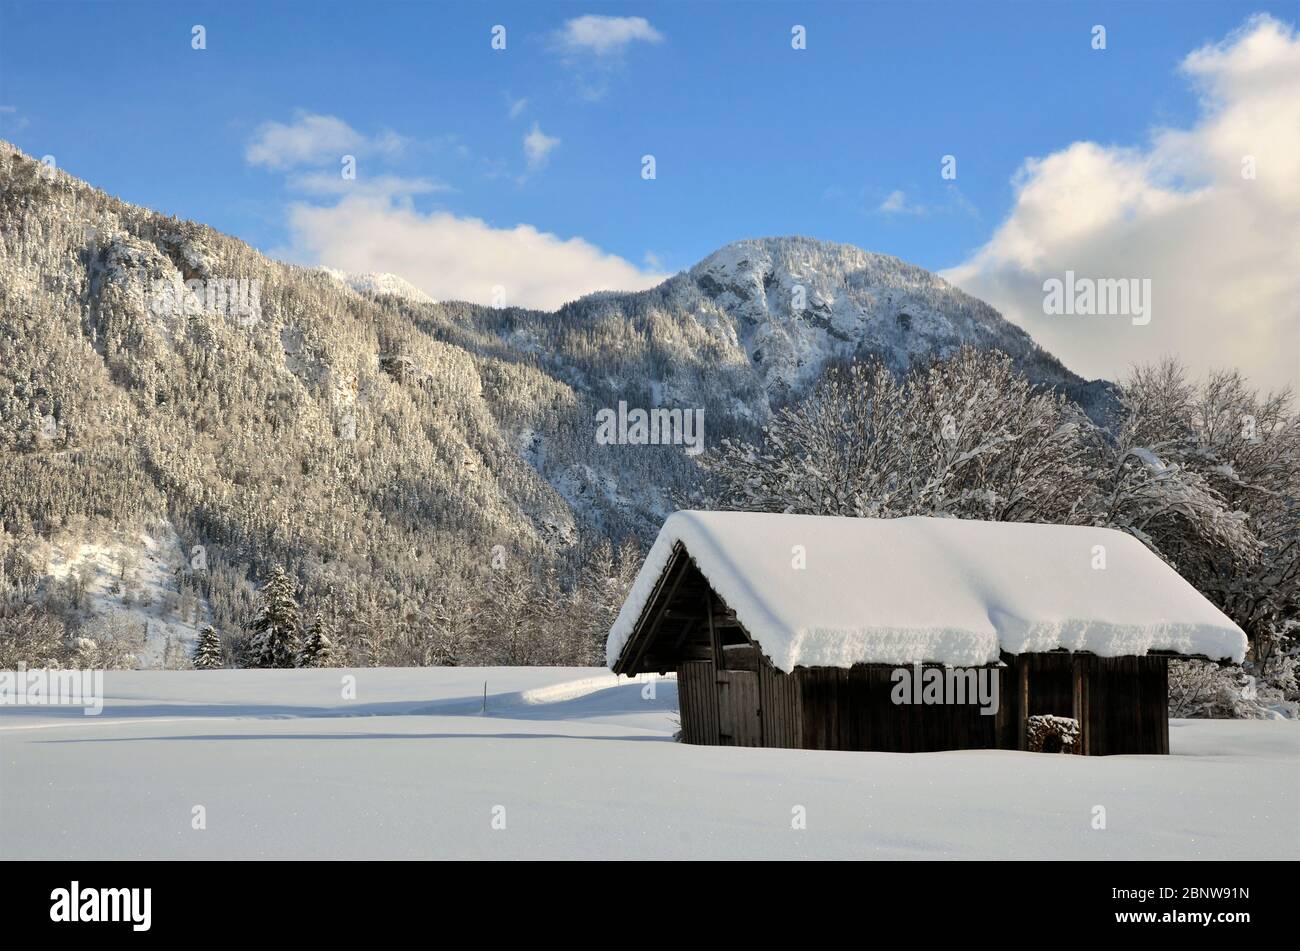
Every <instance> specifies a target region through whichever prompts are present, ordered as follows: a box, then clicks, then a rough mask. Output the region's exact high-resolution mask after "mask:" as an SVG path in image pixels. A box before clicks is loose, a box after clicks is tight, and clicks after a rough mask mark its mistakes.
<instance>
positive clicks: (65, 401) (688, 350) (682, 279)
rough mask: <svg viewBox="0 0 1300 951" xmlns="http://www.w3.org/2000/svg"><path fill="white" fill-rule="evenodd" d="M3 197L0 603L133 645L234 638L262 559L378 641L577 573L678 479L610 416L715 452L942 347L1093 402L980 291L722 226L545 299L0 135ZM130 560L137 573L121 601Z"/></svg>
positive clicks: (693, 467) (635, 525)
mask: <svg viewBox="0 0 1300 951" xmlns="http://www.w3.org/2000/svg"><path fill="white" fill-rule="evenodd" d="M0 185H3V191H2V195H0V226H2V228H0V231H2V234H3V238H2V239H0V454H2V456H0V460H2V461H0V594H3V589H4V588H5V586H6V585H8V586H10V587H11V588H12V587H13V586H15V585H17V586H19V587H21V588H22V589H23V590H25V591H29V592H30V591H39V592H44V593H45V594H46V595H49V594H51V592H55V591H56V590H57V592H58V594H59V597H61V598H63V599H64V600H65V601H67V602H68V604H70V605H72V608H70V610H71V609H76V610H81V611H84V612H89V613H95V612H97V611H99V610H100V608H102V606H103V604H104V601H105V599H106V598H107V599H111V598H113V597H119V598H126V597H129V599H130V601H129V604H128V605H127V606H128V607H130V608H131V609H132V610H134V611H136V612H137V615H138V612H139V611H141V610H144V611H145V612H146V613H145V615H144V616H136V619H135V620H134V621H132V623H133V624H134V623H137V622H139V623H140V624H143V625H144V626H145V627H146V628H148V629H149V630H151V632H152V631H153V628H151V627H150V620H149V618H150V617H153V618H155V619H156V620H157V623H158V625H161V627H162V628H163V629H166V627H167V623H168V622H166V621H165V617H166V616H167V611H166V610H164V602H166V604H168V605H171V604H172V603H173V602H180V601H183V600H185V599H186V598H192V599H193V600H194V601H195V605H194V607H193V610H192V611H191V612H189V613H190V615H191V616H190V617H189V618H188V620H187V622H186V625H183V626H181V627H180V628H177V630H176V631H175V635H176V636H177V637H179V638H182V639H184V638H185V637H187V636H191V637H192V635H193V630H194V627H195V624H197V623H198V622H199V621H212V622H214V623H217V624H218V625H219V626H224V627H225V628H226V629H227V630H230V629H231V628H232V627H235V626H237V625H238V624H239V623H240V622H241V619H243V618H246V617H247V615H248V612H249V611H250V610H251V606H250V605H251V599H252V591H253V589H252V586H251V582H252V579H254V578H255V577H260V574H261V572H263V571H264V570H265V569H266V568H267V567H268V566H269V565H270V564H272V563H277V562H279V563H285V564H288V565H290V566H291V567H292V568H293V570H294V572H295V574H296V576H297V577H298V578H299V579H300V580H301V581H302V582H303V583H304V585H305V588H304V592H303V598H304V601H305V602H306V603H307V604H309V605H320V604H326V603H329V604H337V603H342V602H346V604H347V605H348V606H349V607H348V610H349V611H352V612H353V614H354V615H355V616H362V615H364V616H366V617H368V618H372V619H375V620H374V626H376V627H385V629H387V628H390V627H392V626H394V625H397V624H399V622H400V623H407V622H408V621H409V622H410V623H411V625H413V626H415V624H416V622H415V621H412V620H411V619H412V618H416V617H417V616H423V615H421V612H425V611H428V610H431V608H429V605H431V604H435V603H444V604H445V603H446V600H447V598H448V597H449V595H448V592H449V591H451V590H465V589H464V588H456V587H455V584H454V583H453V582H455V583H457V584H467V585H468V587H469V589H472V588H473V584H472V583H470V581H467V580H466V579H470V580H471V581H472V579H475V578H479V579H481V578H482V577H484V576H483V574H482V573H483V572H484V571H487V570H488V567H487V566H488V565H489V564H491V565H492V567H495V566H496V560H498V559H499V558H502V557H505V558H510V559H518V560H519V561H521V562H522V563H524V564H526V565H528V566H530V567H531V568H533V569H536V570H541V567H539V566H551V567H553V568H554V569H555V570H557V571H559V572H560V573H561V575H562V576H563V577H568V578H570V579H572V578H574V577H577V575H578V574H579V573H581V571H582V570H583V569H582V566H583V565H584V564H587V563H588V562H589V560H590V559H591V557H593V553H594V552H599V550H600V549H601V547H602V540H614V541H617V540H619V539H623V538H625V537H633V538H636V539H639V540H641V541H642V542H644V540H645V539H647V538H648V537H649V536H650V535H651V533H652V532H653V531H654V530H655V529H656V528H657V526H658V524H659V523H660V522H661V521H662V519H663V518H664V517H665V515H666V514H667V513H669V512H670V511H672V510H673V509H674V508H675V507H677V500H678V499H680V498H681V497H682V496H683V495H684V494H685V493H686V492H688V491H689V490H690V489H691V488H692V486H693V485H694V484H695V483H696V481H697V476H698V469H697V464H696V460H695V458H694V457H693V456H692V455H690V454H689V453H687V452H684V451H683V447H682V446H674V445H627V444H614V445H606V444H603V443H602V442H601V441H599V440H598V439H597V438H596V419H597V413H599V412H600V411H602V410H613V409H616V408H617V407H618V406H619V404H620V402H622V403H625V404H626V405H627V406H628V407H632V408H647V409H648V408H652V407H678V408H684V409H688V410H698V411H700V412H702V414H703V417H702V418H703V420H704V439H705V441H706V443H707V444H708V445H710V446H712V445H716V444H717V443H718V441H719V440H720V439H722V438H725V437H728V436H745V437H750V438H752V437H753V436H755V435H756V433H757V432H758V429H759V427H760V426H761V425H762V423H763V422H764V421H765V420H766V419H767V418H768V417H769V416H770V414H771V412H772V411H773V409H774V408H776V407H778V406H780V405H782V404H783V403H785V402H787V401H789V400H792V399H796V398H798V396H799V395H800V394H801V393H803V392H805V391H806V390H807V388H808V387H809V386H810V385H812V384H813V383H814V382H815V381H816V380H817V378H818V376H819V375H820V373H821V372H822V371H823V369H824V368H825V367H826V366H827V365H828V364H829V363H832V362H835V361H843V360H847V359H851V358H854V357H863V356H868V355H876V356H879V357H881V358H882V359H884V360H886V361H887V362H888V363H889V364H890V365H891V366H893V367H896V368H899V369H902V368H904V367H905V366H906V365H907V364H908V363H909V362H910V361H912V360H915V359H917V358H920V357H924V356H928V355H929V354H931V353H937V354H940V355H943V354H947V353H950V352H952V351H953V350H955V349H956V348H958V347H959V346H961V345H962V344H966V343H970V344H974V345H976V346H980V347H997V348H1000V349H1003V350H1006V351H1007V352H1008V353H1009V354H1011V356H1012V358H1013V359H1014V361H1015V363H1016V366H1017V367H1018V368H1020V369H1021V370H1022V371H1023V372H1025V373H1026V374H1027V375H1028V376H1029V377H1030V378H1031V379H1032V380H1034V381H1035V382H1037V383H1040V384H1042V385H1044V386H1053V387H1060V388H1062V389H1064V390H1065V391H1067V392H1069V393H1070V394H1071V395H1074V396H1075V397H1076V398H1078V399H1079V400H1080V401H1081V402H1082V403H1083V404H1084V405H1085V406H1086V408H1088V409H1089V410H1090V411H1091V412H1093V413H1098V412H1100V411H1101V409H1103V408H1104V404H1105V401H1106V399H1108V390H1107V389H1106V384H1104V383H1100V382H1094V383H1088V382H1086V381H1083V380H1082V379H1080V378H1079V377H1077V376H1075V375H1074V374H1072V373H1070V372H1069V371H1068V370H1067V369H1066V368H1065V367H1063V366H1062V365H1061V364H1060V362H1059V361H1057V360H1056V359H1055V358H1054V357H1052V356H1051V355H1050V354H1048V353H1046V352H1045V351H1043V350H1042V349H1041V348H1039V347H1038V346H1036V345H1035V344H1034V343H1033V341H1032V340H1031V339H1030V338H1029V337H1028V335H1026V334H1025V333H1024V332H1023V331H1021V330H1020V329H1018V328H1016V327H1014V326H1013V325H1011V324H1010V323H1008V322H1007V321H1005V320H1004V319H1003V318H1002V317H1001V316H1000V315H998V313H997V312H996V311H994V310H993V309H992V308H990V307H989V306H988V305H986V304H984V303H982V302H980V301H978V300H976V299H974V298H972V297H970V296H968V295H966V294H964V293H962V292H961V291H959V290H957V289H956V288H954V287H952V286H951V285H949V284H947V283H945V282H944V281H942V280H941V279H939V278H937V277H935V276H934V275H933V274H930V273H929V272H927V271H925V270H923V269H921V268H917V267H914V266H912V265H909V264H906V263H904V262H902V261H900V260H898V259H896V258H892V257H888V256H885V255H879V254H872V253H869V252H866V251H862V250H860V249H858V248H854V247H851V246H847V245H836V244H828V243H824V242H819V241H814V240H811V239H807V238H768V239H761V240H752V241H740V242H737V243H735V244H731V245H728V246H726V247H725V248H722V249H720V250H719V251H717V252H715V253H714V254H712V255H710V256H709V257H708V258H706V259H705V260H704V261H702V262H700V263H699V264H698V265H696V266H695V267H694V268H691V269H690V270H689V271H686V272H683V273H681V274H678V275H676V276H675V277H673V278H671V279H669V280H667V281H665V282H664V283H663V284H662V285H660V286H658V287H656V288H654V289H652V290H648V291H643V292H638V293H627V294H621V293H603V294H597V295H593V296H590V297H586V298H583V299H581V300H578V301H574V302H572V303H569V304H567V305H565V306H564V307H562V308H560V309H559V310H558V311H556V312H553V313H548V312H541V311H533V310H526V309H521V308H507V309H493V308H489V307H483V306H479V305H474V304H468V303H464V302H454V301H453V302H433V301H431V300H428V299H427V297H426V296H425V295H423V294H421V293H420V292H419V291H418V290H416V289H415V288H413V287H412V286H411V285H410V284H408V283H407V282H405V281H403V280H401V279H400V278H395V277H393V276H392V275H360V276H358V275H345V274H341V273H339V272H332V271H327V270H324V269H316V268H300V267H294V266H291V265H287V264H283V263H280V262H277V261H273V260H270V259H267V258H265V257H263V256H261V255H260V254H258V253H257V252H255V251H253V250H252V249H251V248H249V247H248V246H247V245H246V244H244V243H242V242H240V241H238V240H236V239H234V238H231V237H229V236H226V235H223V234H220V233H219V232H216V231H214V230H212V229H211V228H207V227H205V226H203V225H199V224H195V223H193V222H186V221H180V220H177V219H175V218H170V217H166V216H163V215H160V214H157V213H155V212H152V211H150V210H148V209H145V208H140V207H137V206H133V205H130V204H127V203H125V202H122V201H120V200H118V199H115V198H113V197H111V196H109V195H107V194H105V193H104V192H102V191H99V190H97V189H95V188H92V187H90V186H89V185H87V184H86V183H84V182H81V181H79V180H77V179H75V178H73V177H71V176H69V175H67V174H66V173H64V172H62V171H56V170H51V169H47V168H45V167H44V166H43V165H41V164H40V163H39V162H36V161H34V160H33V159H32V158H30V157H29V156H26V155H24V154H23V153H22V152H20V151H19V150H17V149H16V148H14V147H13V146H11V145H9V144H7V143H0ZM130 538H138V539H145V540H147V545H145V542H143V541H142V542H141V543H140V545H141V546H142V547H140V549H139V550H138V551H136V552H135V553H134V554H131V553H130V552H127V554H121V555H120V556H115V560H112V569H111V570H112V571H115V572H117V573H118V574H119V575H120V576H121V578H118V579H116V580H114V579H112V578H109V579H107V580H105V578H103V577H99V576H100V575H103V573H104V572H105V571H108V570H109V569H106V568H104V562H103V559H101V558H98V555H97V554H96V553H102V552H105V551H116V552H119V553H120V552H124V551H126V550H127V549H129V548H130V545H126V544H124V543H123V542H122V539H130ZM109 540H111V542H112V543H111V544H109ZM169 546H170V547H169ZM146 548H147V550H146ZM600 557H603V556H597V559H598V560H599V558H600ZM97 559H98V560H97ZM131 560H135V561H139V562H140V563H141V564H144V563H147V564H148V565H151V566H154V567H152V568H151V569H150V574H149V577H150V578H151V579H152V581H151V583H150V585H149V586H146V585H143V584H138V585H136V586H135V588H136V589H138V590H136V591H135V592H134V593H133V592H132V590H131V587H132V586H131V585H130V584H127V583H125V580H124V579H125V578H126V576H127V574H128V571H127V568H126V562H127V561H131ZM200 563H201V564H202V567H201V568H196V567H194V566H195V565H198V564H200ZM186 565H189V566H190V567H189V568H186V567H185V566H186ZM162 566H167V567H166V569H165V570H164V568H163V567H162ZM546 570H551V568H547V569H546ZM88 576H94V577H88ZM489 577H491V576H490V575H489ZM457 579H459V581H457ZM119 582H122V583H119ZM558 583H561V584H563V583H566V582H564V581H563V580H561V581H560V582H558ZM146 588H147V590H145V589H146ZM15 590H16V589H15ZM87 592H89V594H88V593H87ZM91 595H93V597H92V596H91ZM141 598H144V599H146V600H147V601H148V603H147V604H146V605H144V607H143V608H142V606H141V604H140V599H141ZM367 612H369V613H367ZM150 636H151V637H152V636H156V634H155V633H151V635H150ZM155 653H159V652H158V651H155Z"/></svg>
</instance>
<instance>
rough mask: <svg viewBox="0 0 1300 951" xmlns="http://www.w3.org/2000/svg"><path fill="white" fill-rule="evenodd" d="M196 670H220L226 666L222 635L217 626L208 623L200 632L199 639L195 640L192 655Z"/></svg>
mask: <svg viewBox="0 0 1300 951" xmlns="http://www.w3.org/2000/svg"><path fill="white" fill-rule="evenodd" d="M190 659H191V660H192V661H193V662H194V669H195V670H219V669H220V668H222V667H224V666H225V658H224V656H223V654H222V651H221V635H220V634H218V633H217V631H216V628H214V627H213V626H212V625H210V624H209V625H208V626H207V627H205V628H204V629H203V630H202V631H200V632H199V639H198V640H197V641H195V642H194V653H193V654H191V655H190Z"/></svg>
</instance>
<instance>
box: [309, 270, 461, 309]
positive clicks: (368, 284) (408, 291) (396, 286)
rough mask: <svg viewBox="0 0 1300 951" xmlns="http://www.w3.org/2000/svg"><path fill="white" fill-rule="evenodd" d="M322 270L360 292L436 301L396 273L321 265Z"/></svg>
mask: <svg viewBox="0 0 1300 951" xmlns="http://www.w3.org/2000/svg"><path fill="white" fill-rule="evenodd" d="M320 270H322V271H324V272H325V273H326V274H328V275H329V276H330V277H332V278H334V279H335V280H336V281H338V282H340V283H341V284H344V285H345V286H347V287H350V288H352V289H353V290H354V291H357V292H358V293H361V294H393V295H395V296H397V297H404V298H406V299H407V300H410V301H414V302H415V303H417V304H433V303H436V301H434V299H433V298H432V297H430V296H429V295H428V294H426V293H425V292H424V291H422V290H420V289H419V288H418V287H416V286H415V285H414V284H412V283H411V282H410V281H408V280H407V279H406V278H404V277H398V276H397V275H396V274H389V273H387V272H384V273H379V272H375V271H366V272H364V273H355V272H351V271H340V270H338V269H337V268H332V267H322V268H321V269H320Z"/></svg>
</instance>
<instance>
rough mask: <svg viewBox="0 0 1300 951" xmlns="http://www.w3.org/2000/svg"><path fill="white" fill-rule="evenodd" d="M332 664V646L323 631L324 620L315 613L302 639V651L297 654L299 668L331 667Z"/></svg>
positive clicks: (327, 635)
mask: <svg viewBox="0 0 1300 951" xmlns="http://www.w3.org/2000/svg"><path fill="white" fill-rule="evenodd" d="M333 664H334V644H333V642H332V641H331V640H330V637H329V634H328V633H327V632H326V630H325V619H324V618H323V617H321V615H320V614H319V613H317V615H316V617H314V618H313V619H312V622H311V624H310V625H309V626H308V628H307V633H306V635H305V636H304V637H303V643H302V650H300V651H299V652H298V666H299V667H331V666H333Z"/></svg>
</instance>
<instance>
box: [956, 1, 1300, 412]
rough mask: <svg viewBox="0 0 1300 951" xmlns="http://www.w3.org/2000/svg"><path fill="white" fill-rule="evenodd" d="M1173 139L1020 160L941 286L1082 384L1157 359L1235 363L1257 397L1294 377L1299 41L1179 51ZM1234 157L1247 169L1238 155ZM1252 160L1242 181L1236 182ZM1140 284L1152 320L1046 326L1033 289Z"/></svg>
mask: <svg viewBox="0 0 1300 951" xmlns="http://www.w3.org/2000/svg"><path fill="white" fill-rule="evenodd" d="M1182 72H1183V74H1184V75H1186V76H1187V77H1188V78H1189V80H1190V81H1191V82H1193V83H1194V84H1195V86H1196V88H1197V89H1198V91H1199V93H1200V103H1201V111H1200V115H1199V117H1198V118H1197V120H1196V122H1195V123H1194V124H1193V125H1192V127H1191V128H1188V129H1158V130H1156V131H1155V132H1154V133H1153V134H1152V136H1151V138H1150V141H1149V142H1148V143H1146V144H1145V145H1143V146H1140V147H1119V146H1112V145H1100V144H1097V143H1094V142H1075V143H1073V144H1071V145H1069V146H1068V147H1066V148H1064V149H1061V150H1060V151H1058V152H1054V153H1052V154H1050V155H1048V156H1046V157H1044V158H1035V159H1030V160H1028V161H1026V162H1025V164H1024V165H1023V166H1022V167H1021V169H1020V170H1019V171H1018V172H1017V174H1016V177H1015V178H1014V179H1013V184H1014V185H1015V188H1016V199H1015V204H1014V206H1013V207H1012V210H1011V213H1010V216H1009V217H1008V218H1007V220H1006V221H1005V222H1003V224H1002V225H1001V226H1000V227H999V228H998V229H997V231H995V232H994V234H993V236H992V238H991V239H990V240H989V241H988V243H987V244H985V245H984V247H982V248H981V249H979V251H977V252H976V253H975V254H974V255H973V256H972V257H971V258H970V259H969V260H967V261H966V262H964V263H963V264H961V265H960V266H958V267H956V268H953V269H952V270H951V271H949V272H948V273H946V274H945V275H944V276H945V277H947V278H948V279H949V280H951V281H953V282H954V283H956V284H958V285H960V286H961V287H962V288H964V289H965V290H967V291H969V292H970V293H973V294H975V295H976V296H978V297H981V298H983V299H984V300H987V301H989V303H991V304H993V305H994V306H995V307H998V308H999V309H1001V310H1002V311H1003V313H1005V314H1006V315H1007V317H1008V318H1009V319H1011V320H1014V321H1015V322H1017V323H1019V324H1020V325H1021V326H1023V327H1024V328H1025V329H1026V330H1027V331H1029V333H1030V334H1032V335H1033V337H1034V338H1035V340H1037V341H1038V342H1039V343H1040V344H1042V345H1043V346H1044V347H1046V348H1047V349H1049V350H1051V351H1053V352H1054V353H1056V354H1057V355H1058V356H1059V357H1061V359H1062V360H1063V361H1064V362H1065V363H1066V364H1067V365H1068V366H1070V367H1071V368H1072V369H1074V370H1076V371H1078V372H1079V373H1082V374H1083V375H1085V376H1106V377H1109V378H1112V379H1113V378H1115V377H1118V376H1122V375H1124V373H1125V372H1126V370H1127V369H1128V367H1129V366H1131V365H1132V364H1134V363H1144V362H1149V361H1151V360H1154V359H1158V358H1160V357H1161V356H1164V355H1167V354H1172V355H1176V356H1178V357H1180V358H1182V359H1183V360H1184V361H1185V362H1187V363H1188V364H1189V365H1190V366H1191V367H1192V368H1193V369H1194V370H1196V371H1199V372H1204V371H1205V370H1208V369H1210V368H1212V367H1218V366H1236V367H1239V368H1240V369H1241V370H1243V371H1244V372H1245V373H1247V374H1248V375H1249V376H1250V377H1251V378H1252V379H1253V381H1254V382H1255V383H1256V384H1257V385H1260V386H1263V387H1270V386H1281V385H1285V384H1288V383H1289V384H1295V383H1296V382H1297V367H1298V366H1300V36H1297V34H1296V31H1295V29H1294V28H1293V27H1290V26H1287V25H1285V24H1283V23H1280V22H1278V21H1277V20H1274V19H1272V18H1269V17H1262V16H1261V17H1254V18H1252V19H1250V20H1249V21H1247V23H1246V24H1245V25H1244V26H1243V27H1242V28H1241V29H1240V30H1238V31H1236V32H1234V33H1233V34H1231V35H1230V36H1228V37H1227V38H1226V39H1224V40H1223V41H1222V42H1220V43H1215V44H1211V45H1208V46H1205V47H1203V48H1201V49H1198V50H1196V51H1194V52H1192V53H1191V54H1189V55H1188V56H1187V57H1186V58H1185V59H1184V60H1183V63H1182ZM1248 157H1249V159H1248ZM1250 160H1253V162H1254V167H1255V173H1256V177H1255V178H1254V179H1250V178H1247V177H1244V176H1243V163H1244V162H1247V161H1250ZM1067 270H1072V271H1074V272H1075V274H1076V275H1078V276H1080V277H1097V278H1149V279H1150V280H1151V282H1152V319H1151V322H1150V324H1148V325H1146V326H1134V325H1133V323H1132V322H1131V321H1129V320H1117V319H1113V318H1111V319H1108V318H1095V317H1094V318H1088V317H1061V316H1047V315H1045V314H1044V313H1043V282H1044V281H1045V280H1047V279H1049V278H1052V277H1057V278H1061V277H1063V275H1064V272H1065V271H1067Z"/></svg>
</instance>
